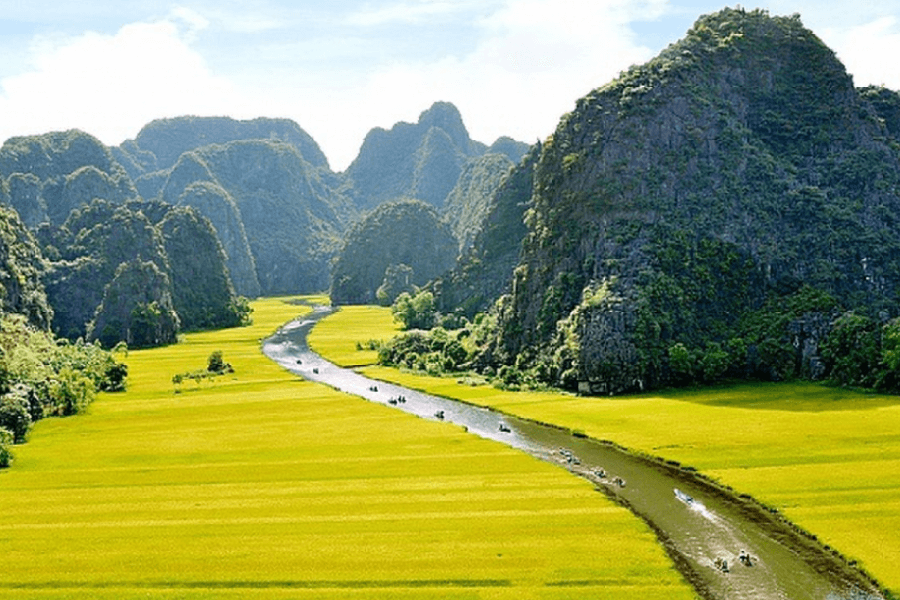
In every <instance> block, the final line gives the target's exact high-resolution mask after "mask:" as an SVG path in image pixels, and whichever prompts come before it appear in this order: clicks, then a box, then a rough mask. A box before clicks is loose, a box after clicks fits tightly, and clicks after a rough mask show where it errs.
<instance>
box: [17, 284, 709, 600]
mask: <svg viewBox="0 0 900 600" xmlns="http://www.w3.org/2000/svg"><path fill="white" fill-rule="evenodd" d="M253 307H254V315H253V317H254V325H253V326H252V327H247V328H241V329H231V330H223V331H217V332H211V333H202V334H199V333H198V334H191V335H187V336H186V337H185V339H184V341H183V342H182V343H180V344H178V345H176V346H172V347H169V348H161V349H155V350H147V351H135V352H131V353H130V354H129V356H128V358H127V361H128V364H129V368H130V377H129V389H128V391H127V392H126V393H124V394H115V395H112V394H110V395H102V396H101V397H100V399H99V400H98V401H97V402H95V403H94V404H93V405H92V407H91V410H90V412H89V414H87V415H83V416H78V417H73V418H68V419H48V420H45V421H41V422H40V423H39V424H38V426H37V427H36V428H35V430H34V431H33V432H32V435H31V439H30V441H29V442H28V444H25V445H23V446H19V447H16V449H15V452H16V454H15V456H16V458H15V462H14V464H13V467H12V468H11V469H7V470H5V471H3V472H0V556H2V557H3V558H4V561H3V575H2V577H0V597H15V598H21V599H38V598H41V599H44V598H53V599H57V598H73V599H87V598H91V599H112V598H116V599H121V598H124V599H130V598H166V599H171V598H179V599H201V598H217V599H218V598H242V599H243V598H250V599H282V598H326V599H328V598H359V599H369V598H401V599H424V598H491V599H494V598H497V599H515V600H520V599H529V598H535V599H562V598H581V597H592V598H616V599H621V598H624V599H628V598H635V599H637V598H642V599H643V598H675V599H680V598H684V599H687V598H693V597H694V596H693V592H692V590H691V589H690V588H689V587H688V586H687V585H686V584H685V583H684V582H683V580H682V578H681V576H680V575H679V574H678V573H677V572H676V571H675V570H674V569H673V567H672V565H671V562H670V561H669V559H668V558H667V557H666V556H665V554H664V553H663V551H662V549H661V548H660V547H659V545H658V544H657V543H656V540H655V537H654V536H653V535H652V534H651V532H650V531H649V530H648V529H647V527H646V526H645V525H644V524H643V523H642V522H640V521H638V520H636V519H635V518H634V517H632V516H631V515H630V513H628V512H627V511H625V510H624V509H622V508H619V507H617V506H615V505H613V504H611V503H610V502H609V501H607V500H606V499H605V498H604V497H603V496H602V495H600V494H598V493H597V492H596V491H595V490H594V489H593V488H592V486H591V485H590V484H589V483H587V482H586V481H583V480H581V479H578V478H575V477H572V476H570V475H568V474H566V473H565V472H563V471H561V470H559V469H557V468H554V467H552V466H551V465H548V464H545V463H542V462H540V461H537V460H535V459H532V458H530V457H528V456H526V455H524V454H521V453H518V452H515V451H513V450H510V449H507V448H505V447H504V446H502V445H500V444H496V443H492V442H489V441H485V440H481V439H479V438H476V437H474V436H470V435H468V434H466V433H464V432H463V431H462V430H461V429H459V428H457V427H454V426H452V425H449V424H445V423H436V422H432V421H428V420H422V419H418V418H415V417H413V416H410V415H406V414H404V413H401V412H398V411H395V410H392V409H390V408H387V407H384V406H380V405H375V404H371V403H367V402H365V401H361V400H359V399H356V398H352V397H349V396H346V395H343V394H340V393H338V392H335V391H332V390H330V389H329V388H325V387H322V386H319V385H316V384H312V383H308V382H303V381H299V380H297V378H295V377H294V376H292V375H290V374H289V373H287V372H286V371H283V370H282V369H280V368H279V367H277V366H276V365H275V364H274V363H271V362H270V361H268V360H267V359H265V357H263V356H262V354H261V352H260V351H259V342H260V339H261V338H263V337H265V336H266V335H268V334H269V333H271V332H272V331H274V330H275V329H276V328H277V326H278V325H280V324H281V323H283V322H285V321H287V320H289V319H290V318H291V317H293V316H295V315H298V314H300V313H301V312H303V311H304V310H306V309H304V308H303V307H301V306H298V305H296V304H289V303H286V302H285V301H283V300H279V299H270V300H263V301H258V302H255V303H254V304H253ZM354 348H355V344H354ZM213 350H221V351H223V354H224V359H225V360H226V361H227V362H229V363H231V364H232V365H233V366H234V368H235V373H234V374H233V375H227V376H224V377H221V378H216V379H215V380H214V381H205V382H203V383H201V384H200V385H197V384H195V383H193V382H186V383H184V384H182V385H181V386H180V389H181V391H180V393H175V388H174V386H173V384H172V382H171V377H172V375H173V374H175V373H179V372H184V371H191V370H194V369H199V368H203V367H204V366H205V365H206V360H207V357H208V356H209V354H210V353H211V352H212V351H213Z"/></svg>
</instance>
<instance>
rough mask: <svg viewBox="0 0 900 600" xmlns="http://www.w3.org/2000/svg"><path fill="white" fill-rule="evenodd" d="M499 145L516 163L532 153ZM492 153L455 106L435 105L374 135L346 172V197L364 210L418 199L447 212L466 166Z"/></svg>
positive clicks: (506, 143) (503, 143)
mask: <svg viewBox="0 0 900 600" xmlns="http://www.w3.org/2000/svg"><path fill="white" fill-rule="evenodd" d="M495 144H496V147H495V148H494V151H495V152H499V153H507V154H508V156H509V158H510V159H511V160H513V161H515V160H518V158H519V157H520V156H521V154H523V153H524V152H525V148H527V146H526V145H525V144H522V143H521V142H515V141H513V140H511V139H510V138H501V139H500V140H498V141H497V142H496V143H495ZM487 150H488V148H487V147H486V146H485V145H484V144H482V143H480V142H476V141H473V140H472V139H471V138H470V137H469V133H468V131H467V130H466V127H465V125H464V124H463V121H462V117H461V115H460V114H459V110H457V108H456V107H455V106H454V105H452V104H450V103H449V102H436V103H435V104H434V105H432V106H431V108H429V109H428V110H426V111H424V112H423V113H422V114H421V115H420V116H419V121H418V122H417V123H414V124H413V123H397V124H396V125H394V126H393V127H392V128H391V129H390V130H385V129H382V128H376V129H373V130H372V131H370V132H369V134H368V135H367V136H366V139H365V140H364V141H363V145H362V147H361V148H360V151H359V155H358V156H357V157H356V160H354V161H353V163H352V164H351V165H350V167H349V168H348V169H347V171H346V172H345V173H344V176H345V178H346V179H347V190H348V191H347V193H348V195H349V196H350V197H351V198H352V199H353V200H354V202H355V203H356V205H357V206H358V207H359V208H360V209H361V210H364V211H367V210H371V209H373V208H374V207H376V206H378V205H379V204H381V203H383V202H386V201H390V200H395V199H398V198H416V199H419V200H422V201H424V202H427V203H428V204H431V205H432V206H434V207H437V208H442V207H443V206H444V204H445V201H446V198H447V195H448V194H449V193H450V192H451V190H453V188H454V186H455V185H456V182H457V180H458V179H459V176H460V174H461V173H462V171H463V168H464V166H465V165H466V163H467V161H468V160H469V159H470V158H474V157H478V156H481V155H483V154H484V153H485V152H486V151H487Z"/></svg>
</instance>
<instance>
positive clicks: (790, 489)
mask: <svg viewBox="0 0 900 600" xmlns="http://www.w3.org/2000/svg"><path fill="white" fill-rule="evenodd" d="M379 311H380V312H379ZM396 330H397V328H396V326H395V325H394V324H393V323H392V322H391V318H390V313H389V311H387V310H386V309H377V308H370V307H365V308H364V307H345V308H343V309H342V310H341V311H340V312H338V313H337V314H335V315H332V316H331V317H329V318H328V319H326V320H325V321H323V322H322V323H321V324H319V325H318V326H317V328H316V329H315V330H314V331H313V334H312V336H311V344H312V345H313V347H314V348H315V349H316V350H317V351H319V352H321V353H322V354H324V355H326V356H328V357H331V358H334V359H337V360H339V361H341V362H343V363H344V364H356V365H360V364H364V363H366V362H367V361H369V364H372V363H374V360H373V353H370V352H369V353H367V352H356V356H353V348H355V344H356V342H357V341H365V340H368V339H388V338H390V337H391V336H392V335H394V334H395V333H396ZM338 332H340V334H339V335H338ZM363 372H365V374H366V375H368V376H370V377H375V378H380V379H384V380H390V381H394V382H397V383H400V384H403V385H405V386H407V387H412V388H417V389H421V390H425V391H428V392H430V393H433V394H437V395H442V396H446V397H452V398H458V399H462V400H465V401H467V402H471V403H475V404H480V405H484V406H491V407H493V408H496V409H498V410H501V411H504V412H507V413H511V414H515V415H519V416H522V417H526V418H531V419H535V420H539V421H542V422H547V423H553V424H556V425H560V426H562V427H567V428H570V429H573V430H580V431H583V432H585V433H586V434H588V435H589V436H591V437H594V438H598V439H606V440H612V441H614V442H616V443H618V444H620V445H623V446H626V447H628V448H631V449H634V450H637V451H640V452H645V453H648V454H651V455H654V456H661V457H664V458H666V459H669V460H675V461H678V462H680V463H682V464H684V465H690V466H693V467H695V468H697V469H698V470H700V471H701V472H703V473H705V474H707V475H709V476H711V477H713V478H715V479H716V480H718V481H720V482H722V483H724V484H726V485H729V486H732V487H733V488H734V489H735V490H737V491H738V492H740V493H747V494H750V495H752V496H754V497H755V498H757V499H758V500H760V501H762V502H764V503H765V504H767V505H768V506H771V507H774V508H777V509H778V510H779V511H781V512H782V513H783V514H784V515H785V516H786V517H787V518H789V519H790V520H791V521H793V522H795V523H797V524H798V525H799V526H801V527H802V528H804V529H806V530H807V531H809V532H811V533H813V534H815V535H816V536H817V537H818V538H819V539H820V540H821V541H823V542H824V543H825V544H828V545H830V546H831V547H833V548H835V549H837V550H838V551H840V552H841V553H843V554H844V555H846V556H847V557H848V558H850V559H852V560H856V561H858V562H859V564H860V565H861V566H862V567H863V568H864V569H866V570H867V571H868V572H869V573H871V574H872V575H873V576H875V577H876V578H877V579H878V580H879V581H881V582H882V583H883V584H884V585H886V586H887V587H888V588H889V589H890V590H892V592H893V593H894V595H897V596H900V561H898V560H897V557H898V556H900V398H898V397H894V396H884V395H874V394H864V393H859V392H854V391H849V390H844V389H836V388H830V387H825V386H822V385H817V384H807V383H790V384H744V385H737V386H726V387H721V388H714V389H703V390H679V391H671V392H664V393H652V394H642V395H635V396H627V397H616V398H585V397H578V396H573V395H566V394H560V393H536V392H504V391H501V390H498V389H496V388H493V387H491V386H485V385H482V386H473V385H468V384H467V383H461V382H457V381H456V380H455V379H448V378H435V377H426V376H420V375H415V374H410V373H406V372H401V371H398V370H396V369H388V368H383V367H377V366H370V367H366V368H365V369H363Z"/></svg>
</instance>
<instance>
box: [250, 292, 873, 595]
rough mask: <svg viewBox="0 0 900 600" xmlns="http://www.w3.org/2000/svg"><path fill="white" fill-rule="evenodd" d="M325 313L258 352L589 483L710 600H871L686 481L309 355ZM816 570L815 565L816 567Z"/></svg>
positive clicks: (558, 433) (667, 470)
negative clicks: (662, 547)
mask: <svg viewBox="0 0 900 600" xmlns="http://www.w3.org/2000/svg"><path fill="white" fill-rule="evenodd" d="M330 311H331V309H329V308H327V307H317V308H316V309H315V311H314V312H313V314H312V315H311V316H308V317H306V318H303V319H298V320H296V321H292V322H290V323H288V324H286V325H285V326H284V327H282V328H281V329H280V330H279V331H278V332H277V333H276V334H275V335H273V336H272V337H271V338H269V339H268V340H266V341H265V342H264V344H263V351H264V352H265V354H266V355H267V356H268V357H269V358H271V359H272V360H274V361H276V362H277V363H279V364H280V365H282V366H283V367H285V368H286V369H288V370H290V371H291V372H293V373H296V374H297V375H300V376H302V377H304V378H305V379H309V380H311V381H317V382H321V383H324V384H327V385H329V386H331V387H334V388H336V389H338V390H341V391H343V392H346V393H348V394H353V395H356V396H360V397H362V398H365V399H366V400H369V401H371V402H377V403H380V404H385V405H388V406H391V407H393V408H396V409H397V410H402V411H405V412H407V413H410V414H413V415H416V416H418V417H421V418H423V419H433V420H443V421H447V422H450V423H454V424H457V425H460V426H463V427H465V428H466V429H467V430H468V431H469V432H470V433H473V434H475V435H478V436H481V437H483V438H487V439H491V440H496V441H499V442H502V443H504V444H507V445H509V446H512V447H513V448H517V449H519V450H522V451H524V452H527V453H529V454H531V455H533V456H536V457H538V458H540V459H542V460H545V461H548V462H552V463H555V464H558V465H559V466H560V467H562V468H565V469H568V470H569V471H570V472H572V473H574V474H577V475H579V476H581V477H584V478H586V479H588V480H590V481H591V482H593V483H594V484H595V485H596V486H597V487H598V489H601V490H603V491H604V492H605V493H606V494H607V495H609V496H610V497H612V498H615V499H617V500H619V501H620V502H622V503H623V504H624V505H625V506H627V507H629V508H630V509H631V510H632V511H633V512H634V513H636V514H637V515H639V516H640V517H642V518H643V519H644V520H646V521H647V522H648V523H649V524H650V525H651V526H652V527H653V528H654V529H655V530H656V531H657V532H660V534H661V535H662V536H663V537H664V538H665V539H667V540H669V542H670V543H671V544H672V545H673V546H674V549H675V551H676V552H677V554H679V555H680V556H681V557H682V558H683V559H684V561H685V563H686V565H687V567H686V569H687V570H688V571H690V574H689V578H691V579H692V581H695V582H696V581H697V580H699V581H700V582H701V585H702V586H703V587H704V588H705V589H707V590H708V593H709V594H710V595H711V597H714V598H723V599H725V598H728V599H753V600H756V599H759V600H774V599H784V600H806V599H809V600H845V599H846V600H857V599H859V600H876V599H877V598H880V596H875V595H870V594H869V593H868V592H866V593H863V592H854V591H852V590H853V589H854V588H853V586H851V585H850V584H847V583H841V582H839V581H836V579H837V576H836V575H835V574H834V573H831V574H829V573H827V572H826V573H820V572H818V571H817V570H816V569H815V568H814V567H812V566H810V565H809V564H808V563H807V562H806V561H805V560H804V558H803V556H801V555H800V554H798V553H797V552H794V551H792V550H790V549H788V548H786V547H784V546H782V545H781V544H780V543H779V542H778V541H776V540H775V539H773V537H772V535H771V528H769V529H767V528H765V527H761V526H760V525H759V524H758V523H757V522H756V520H755V519H753V518H749V517H748V515H747V513H746V512H745V511H743V510H741V508H740V505H739V504H738V503H736V502H733V501H732V500H731V499H729V498H726V497H723V496H722V495H720V494H716V493H713V492H712V491H711V488H710V487H709V486H708V485H706V484H705V483H704V482H702V481H698V480H697V479H696V478H694V477H693V476H692V475H690V474H688V473H686V472H684V471H681V470H679V469H677V468H672V467H668V466H666V465H662V464H659V463H657V462H654V461H648V460H644V459H641V458H638V457H635V456H633V455H631V454H629V453H626V452H623V451H621V450H619V449H617V448H615V447H613V446H611V445H609V444H604V443H601V442H597V441H595V440H591V439H587V438H584V437H576V436H573V435H572V434H571V433H570V432H568V431H566V430H562V429H558V428H553V427H548V426H545V425H540V424H537V423H534V422H531V421H526V420H522V419H517V418H515V417H511V416H508V415H501V414H499V413H497V412H494V411H492V410H489V409H486V408H481V407H476V406H471V405H468V404H465V403H461V402H457V401H453V400H448V399H445V398H438V397H435V396H431V395H428V394H424V393H421V392H418V391H415V390H411V389H407V388H404V387H400V386H397V385H394V384H391V383H386V382H383V381H376V380H372V379H369V378H366V377H363V376H362V375H360V374H358V373H355V372H353V371H351V370H349V369H344V368H341V367H338V366H336V365H334V364H332V363H330V362H328V361H326V360H325V359H323V358H322V357H320V356H319V355H317V354H315V353H313V352H311V351H310V350H309V347H308V346H307V343H306V336H307V334H308V332H309V330H310V329H311V328H312V327H313V326H314V325H315V323H316V322H317V321H318V320H319V319H321V318H322V317H324V316H325V315H327V314H330ZM820 568H821V565H820Z"/></svg>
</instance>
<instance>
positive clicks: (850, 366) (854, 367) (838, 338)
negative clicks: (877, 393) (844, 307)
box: [820, 312, 897, 387]
mask: <svg viewBox="0 0 900 600" xmlns="http://www.w3.org/2000/svg"><path fill="white" fill-rule="evenodd" d="M879 334H880V328H879V327H878V324H877V322H876V321H874V320H873V319H871V318H869V317H866V316H864V315H859V314H856V313H854V312H847V313H844V314H843V315H841V316H840V317H838V318H837V319H836V320H835V321H834V323H833V324H832V328H831V332H830V333H829V334H828V337H827V338H825V340H824V341H823V342H822V344H821V345H820V351H821V353H822V359H823V360H825V362H826V363H828V364H829V366H830V368H829V377H830V379H832V380H833V381H835V382H836V383H838V384H840V385H849V386H861V387H875V385H876V384H878V383H879V380H881V379H883V376H880V375H879V371H880V370H881V369H880V365H879V363H880V362H881V358H882V357H881V356H880V350H881V340H880V339H879V337H880V336H879ZM886 337H890V336H889V333H887V330H886ZM888 344H890V342H888ZM885 354H886V355H885V356H884V359H885V362H886V363H887V364H888V370H891V367H890V366H889V365H890V362H891V361H890V357H889V356H888V354H889V353H885ZM895 366H897V365H895Z"/></svg>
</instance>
